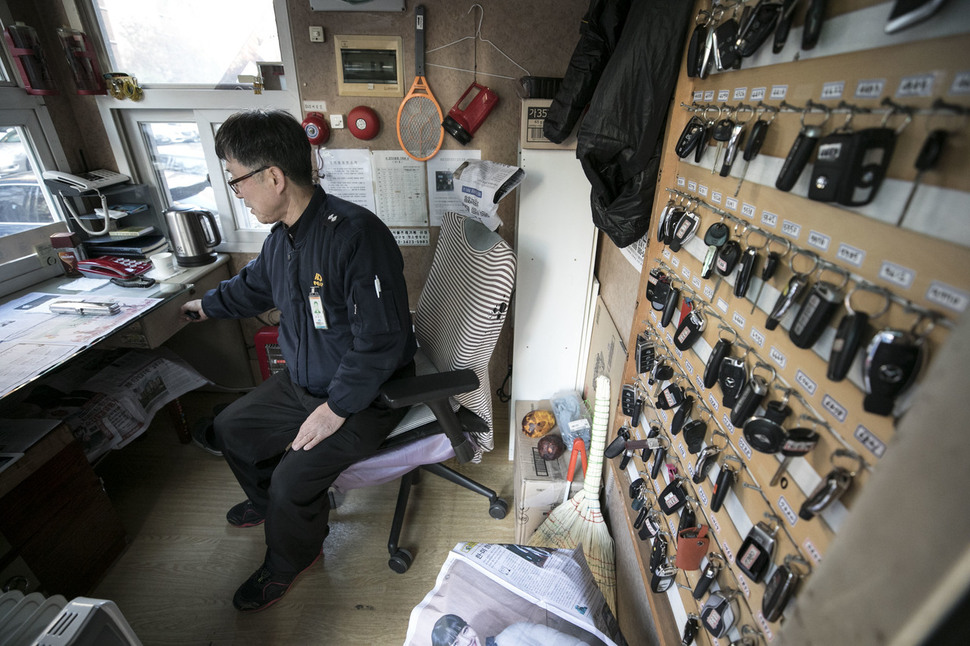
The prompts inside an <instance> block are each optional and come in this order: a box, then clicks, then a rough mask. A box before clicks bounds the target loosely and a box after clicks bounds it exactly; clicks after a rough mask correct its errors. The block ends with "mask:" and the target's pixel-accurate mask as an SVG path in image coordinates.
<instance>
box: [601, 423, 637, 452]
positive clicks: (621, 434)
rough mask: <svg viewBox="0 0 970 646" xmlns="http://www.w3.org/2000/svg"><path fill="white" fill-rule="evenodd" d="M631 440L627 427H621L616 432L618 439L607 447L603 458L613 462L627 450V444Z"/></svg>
mask: <svg viewBox="0 0 970 646" xmlns="http://www.w3.org/2000/svg"><path fill="white" fill-rule="evenodd" d="M629 439H630V429H629V427H627V426H621V427H620V428H619V429H618V430H617V431H616V437H615V438H614V439H613V441H612V442H610V443H609V444H607V445H606V448H605V449H604V450H603V457H605V458H606V459H608V460H612V459H613V458H615V457H616V456H618V455H620V454H621V453H623V451H624V450H626V443H627V441H628V440H629Z"/></svg>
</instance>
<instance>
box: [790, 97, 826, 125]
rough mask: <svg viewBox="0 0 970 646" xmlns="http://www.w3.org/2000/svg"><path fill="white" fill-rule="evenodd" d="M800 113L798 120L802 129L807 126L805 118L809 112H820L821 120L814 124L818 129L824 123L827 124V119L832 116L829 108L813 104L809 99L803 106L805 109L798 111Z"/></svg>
mask: <svg viewBox="0 0 970 646" xmlns="http://www.w3.org/2000/svg"><path fill="white" fill-rule="evenodd" d="M796 109H797V108H796ZM800 112H801V113H802V116H801V119H800V121H801V124H802V128H804V127H805V126H806V125H808V124H806V123H805V117H807V116H808V114H809V113H810V112H822V120H821V121H820V122H818V123H816V124H814V125H815V127H818V128H821V127H822V126H824V125H825V124H826V123H828V120H829V117H831V116H832V109H831V108H830V107H829V106H827V105H824V104H821V103H815V102H814V101H812V100H811V99H809V101H808V103H806V104H805V108H804V109H802V110H800Z"/></svg>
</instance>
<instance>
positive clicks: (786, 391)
mask: <svg viewBox="0 0 970 646" xmlns="http://www.w3.org/2000/svg"><path fill="white" fill-rule="evenodd" d="M775 388H777V389H778V390H780V391H781V392H782V396H781V408H782V409H784V408H785V406H787V405H788V402H789V401H790V400H791V396H792V395H793V394H795V390H794V389H792V388H788V387H787V386H780V385H778V384H775Z"/></svg>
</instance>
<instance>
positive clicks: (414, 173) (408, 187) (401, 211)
mask: <svg viewBox="0 0 970 646" xmlns="http://www.w3.org/2000/svg"><path fill="white" fill-rule="evenodd" d="M373 159H374V185H375V187H376V189H375V190H376V196H377V210H375V211H374V212H375V213H376V214H377V217H379V218H380V219H381V220H383V221H384V224H386V225H387V226H389V227H415V226H418V227H426V226H428V187H427V184H426V183H425V179H424V163H423V162H419V161H415V160H413V159H411V158H410V157H408V156H407V154H405V153H404V152H403V151H400V150H375V151H374V158H373Z"/></svg>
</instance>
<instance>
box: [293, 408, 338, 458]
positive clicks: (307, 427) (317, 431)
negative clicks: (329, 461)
mask: <svg viewBox="0 0 970 646" xmlns="http://www.w3.org/2000/svg"><path fill="white" fill-rule="evenodd" d="M343 423H344V418H343V417H340V416H339V415H337V414H336V413H335V412H333V411H332V410H330V404H321V405H320V406H318V407H317V409H316V410H315V411H313V412H312V413H310V416H309V417H307V418H306V421H305V422H303V424H302V425H301V426H300V432H299V433H297V434H296V439H295V440H293V444H292V447H291V448H292V449H293V450H294V451H299V450H300V449H303V450H304V451H309V450H310V449H312V448H313V447H315V446H316V445H317V444H319V443H320V442H322V441H323V440H325V439H327V438H328V437H330V436H331V435H333V434H334V433H336V432H337V429H339V428H340V427H341V426H342V425H343Z"/></svg>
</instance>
